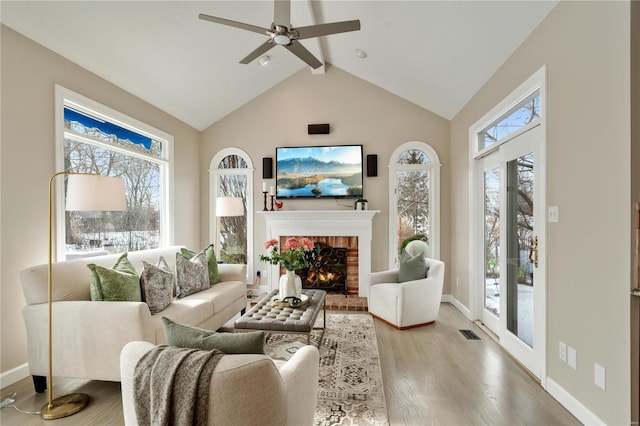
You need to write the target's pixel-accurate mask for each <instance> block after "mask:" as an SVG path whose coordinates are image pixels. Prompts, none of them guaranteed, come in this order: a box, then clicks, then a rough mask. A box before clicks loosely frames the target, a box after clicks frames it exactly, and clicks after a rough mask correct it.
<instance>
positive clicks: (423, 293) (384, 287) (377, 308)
mask: <svg viewBox="0 0 640 426" xmlns="http://www.w3.org/2000/svg"><path fill="white" fill-rule="evenodd" d="M425 260H426V263H427V266H428V267H429V270H428V271H427V277H426V278H423V279H418V280H414V281H406V282H403V283H399V282H398V275H399V270H398V269H394V270H390V271H383V272H373V273H371V274H370V275H369V301H368V303H369V313H370V314H371V315H373V316H374V317H376V318H378V319H380V320H382V321H384V322H386V323H388V324H390V325H392V326H393V327H395V328H398V329H400V330H402V329H405V328H412V327H420V326H422V325H427V324H431V323H432V322H434V321H435V319H436V317H437V316H438V310H439V309H440V301H441V299H442V286H443V283H444V262H442V261H440V260H437V259H429V258H425Z"/></svg>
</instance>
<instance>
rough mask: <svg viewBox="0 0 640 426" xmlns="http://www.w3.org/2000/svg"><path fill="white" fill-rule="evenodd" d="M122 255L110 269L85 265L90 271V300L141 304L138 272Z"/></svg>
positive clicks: (125, 255)
mask: <svg viewBox="0 0 640 426" xmlns="http://www.w3.org/2000/svg"><path fill="white" fill-rule="evenodd" d="M127 255H128V253H124V254H122V255H121V256H120V257H119V258H118V260H117V261H116V263H115V264H114V265H113V267H111V268H105V267H103V266H98V265H96V264H95V263H89V264H87V267H88V268H89V269H90V270H91V284H90V291H91V300H93V301H111V302H141V301H142V296H141V294H140V280H139V278H138V272H137V271H136V269H135V268H134V266H133V264H132V263H131V262H129V259H128V258H127Z"/></svg>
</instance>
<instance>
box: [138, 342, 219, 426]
mask: <svg viewBox="0 0 640 426" xmlns="http://www.w3.org/2000/svg"><path fill="white" fill-rule="evenodd" d="M223 356H224V353H222V352H220V351H219V350H217V349H214V350H212V351H203V350H200V349H187V348H178V347H175V346H167V345H161V346H156V347H154V348H153V349H151V350H150V351H149V352H147V353H146V354H144V355H143V356H142V358H140V360H139V361H138V363H137V364H136V368H135V372H134V377H133V386H134V388H133V391H134V404H135V411H136V417H137V420H138V424H139V425H141V426H143V425H153V426H169V425H203V426H204V425H206V424H207V418H208V408H209V385H210V382H211V375H212V374H213V370H214V368H215V366H216V364H217V363H218V361H219V360H220V358H222V357H223Z"/></svg>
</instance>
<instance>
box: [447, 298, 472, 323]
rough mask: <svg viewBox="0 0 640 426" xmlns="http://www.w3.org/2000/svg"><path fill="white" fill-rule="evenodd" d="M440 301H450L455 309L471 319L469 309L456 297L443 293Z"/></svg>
mask: <svg viewBox="0 0 640 426" xmlns="http://www.w3.org/2000/svg"><path fill="white" fill-rule="evenodd" d="M442 301H443V302H447V303H451V304H452V305H453V306H455V307H456V309H458V310H459V311H460V312H462V315H464V316H465V317H466V318H467V319H468V320H469V321H471V311H470V310H469V308H467V307H466V306H464V305H463V304H462V303H461V302H460V301H459V300H458V299H456V298H455V297H453V296H452V295H450V294H443V295H442Z"/></svg>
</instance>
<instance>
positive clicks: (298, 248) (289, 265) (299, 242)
mask: <svg viewBox="0 0 640 426" xmlns="http://www.w3.org/2000/svg"><path fill="white" fill-rule="evenodd" d="M264 248H266V249H271V254H270V255H269V256H265V255H260V261H261V262H268V263H270V264H272V265H277V264H278V263H282V266H284V269H286V270H287V271H295V270H296V269H302V268H304V267H305V266H307V257H306V252H309V251H311V250H313V248H314V243H313V241H311V240H310V239H309V238H295V237H292V238H289V239H287V242H286V243H285V245H284V246H283V247H282V250H280V251H278V240H275V239H272V240H269V241H267V242H266V243H265V244H264Z"/></svg>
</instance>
